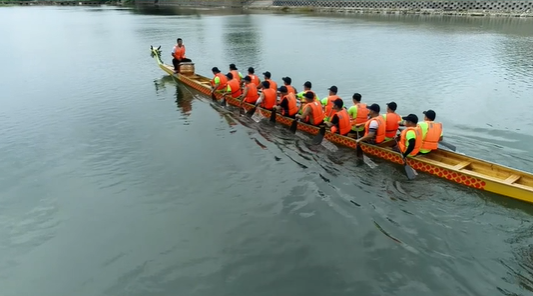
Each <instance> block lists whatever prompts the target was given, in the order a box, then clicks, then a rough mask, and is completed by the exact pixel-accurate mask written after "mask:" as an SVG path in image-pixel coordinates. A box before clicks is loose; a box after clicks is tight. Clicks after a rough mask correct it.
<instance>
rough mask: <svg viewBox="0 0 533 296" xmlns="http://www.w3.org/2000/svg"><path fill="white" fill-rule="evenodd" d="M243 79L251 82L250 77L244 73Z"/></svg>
mask: <svg viewBox="0 0 533 296" xmlns="http://www.w3.org/2000/svg"><path fill="white" fill-rule="evenodd" d="M244 81H248V82H251V81H252V77H250V76H248V75H246V77H244Z"/></svg>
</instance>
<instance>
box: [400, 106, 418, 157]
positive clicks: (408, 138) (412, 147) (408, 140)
mask: <svg viewBox="0 0 533 296" xmlns="http://www.w3.org/2000/svg"><path fill="white" fill-rule="evenodd" d="M402 119H403V120H404V123H405V126H406V127H407V128H406V129H404V130H403V131H402V133H401V134H400V139H399V141H398V147H397V149H398V150H399V151H400V153H402V156H403V158H405V157H407V156H415V155H417V154H418V152H419V151H420V148H421V147H422V131H421V130H420V128H419V127H418V126H417V125H416V124H417V123H418V116H416V115H414V114H409V115H407V116H404V117H402Z"/></svg>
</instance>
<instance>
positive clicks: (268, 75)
mask: <svg viewBox="0 0 533 296" xmlns="http://www.w3.org/2000/svg"><path fill="white" fill-rule="evenodd" d="M263 75H265V77H268V78H270V77H271V75H270V72H268V71H266V72H265V73H263Z"/></svg>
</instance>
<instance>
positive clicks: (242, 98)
mask: <svg viewBox="0 0 533 296" xmlns="http://www.w3.org/2000/svg"><path fill="white" fill-rule="evenodd" d="M247 95H248V88H247V87H246V86H245V87H244V91H243V92H242V95H241V96H240V97H239V99H241V100H244V98H246V96H247Z"/></svg>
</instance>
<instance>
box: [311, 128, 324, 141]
mask: <svg viewBox="0 0 533 296" xmlns="http://www.w3.org/2000/svg"><path fill="white" fill-rule="evenodd" d="M325 134H326V126H324V125H323V126H321V127H320V130H319V131H318V135H316V136H315V138H314V139H313V145H319V144H320V143H322V140H324V135H325Z"/></svg>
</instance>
